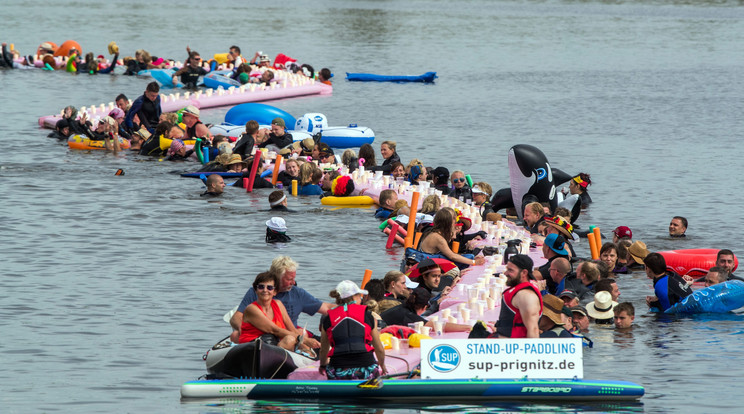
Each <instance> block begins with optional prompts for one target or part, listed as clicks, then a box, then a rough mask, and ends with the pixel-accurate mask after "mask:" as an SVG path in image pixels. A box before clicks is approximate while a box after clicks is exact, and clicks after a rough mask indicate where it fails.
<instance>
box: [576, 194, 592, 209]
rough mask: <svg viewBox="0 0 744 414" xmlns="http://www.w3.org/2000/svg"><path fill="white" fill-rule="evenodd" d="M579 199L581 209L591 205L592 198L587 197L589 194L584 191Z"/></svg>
mask: <svg viewBox="0 0 744 414" xmlns="http://www.w3.org/2000/svg"><path fill="white" fill-rule="evenodd" d="M579 198H580V199H581V205H582V206H583V207H587V206H589V204H591V203H592V198H591V197H590V196H589V193H588V192H586V191H584V192H583V193H581V194H579Z"/></svg>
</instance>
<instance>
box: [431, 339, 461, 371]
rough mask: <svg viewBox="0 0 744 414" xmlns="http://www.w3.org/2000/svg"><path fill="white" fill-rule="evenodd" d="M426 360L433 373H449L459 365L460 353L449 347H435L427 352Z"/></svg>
mask: <svg viewBox="0 0 744 414" xmlns="http://www.w3.org/2000/svg"><path fill="white" fill-rule="evenodd" d="M427 359H428V361H429V366H430V367H431V368H432V369H433V370H434V371H437V372H450V371H454V370H455V368H457V366H458V365H460V352H458V351H457V349H456V348H455V347H453V346H450V345H437V346H435V347H434V348H432V349H431V351H429V356H428V358H427Z"/></svg>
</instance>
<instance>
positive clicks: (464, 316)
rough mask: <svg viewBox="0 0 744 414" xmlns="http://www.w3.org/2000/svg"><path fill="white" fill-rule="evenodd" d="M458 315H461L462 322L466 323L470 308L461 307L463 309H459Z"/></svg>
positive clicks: (468, 318)
mask: <svg viewBox="0 0 744 414" xmlns="http://www.w3.org/2000/svg"><path fill="white" fill-rule="evenodd" d="M460 316H461V317H462V321H463V323H467V321H469V320H470V309H468V308H463V310H461V311H460Z"/></svg>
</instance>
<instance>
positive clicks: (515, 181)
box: [491, 144, 581, 222]
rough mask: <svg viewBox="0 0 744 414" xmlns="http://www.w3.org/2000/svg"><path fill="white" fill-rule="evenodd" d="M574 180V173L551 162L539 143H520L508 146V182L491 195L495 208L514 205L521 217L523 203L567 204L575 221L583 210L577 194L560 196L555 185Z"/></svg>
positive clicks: (496, 209)
mask: <svg viewBox="0 0 744 414" xmlns="http://www.w3.org/2000/svg"><path fill="white" fill-rule="evenodd" d="M569 180H571V175H569V174H567V173H565V172H563V171H561V170H560V169H558V168H554V167H551V166H550V163H549V162H548V159H547V157H546V156H545V154H543V152H542V151H540V150H539V149H538V148H537V147H534V146H532V145H527V144H519V145H515V146H513V147H511V148H510V149H509V184H510V186H511V187H510V188H502V189H500V190H498V191H496V193H495V194H494V195H493V197H492V198H491V205H492V206H493V211H499V210H501V209H504V208H512V207H513V208H515V209H516V210H517V215H518V216H519V218H520V219H521V218H522V215H523V214H524V206H525V205H527V204H529V203H531V202H533V201H537V202H547V203H550V208H551V209H555V207H556V206H560V207H566V208H568V209H569V210H570V211H571V221H572V222H573V221H575V220H576V218H577V217H578V216H579V213H580V210H581V201H580V200H579V198H578V197H573V196H570V197H568V198H566V200H559V197H558V195H557V194H556V187H557V186H559V185H561V184H563V183H566V182H568V181H569Z"/></svg>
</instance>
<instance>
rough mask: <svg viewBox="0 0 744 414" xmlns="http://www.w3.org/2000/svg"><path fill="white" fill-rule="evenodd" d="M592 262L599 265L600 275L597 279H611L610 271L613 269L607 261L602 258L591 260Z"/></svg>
mask: <svg viewBox="0 0 744 414" xmlns="http://www.w3.org/2000/svg"><path fill="white" fill-rule="evenodd" d="M591 262H592V263H594V264H595V265H597V271H598V272H599V277H598V278H597V280H602V279H609V277H610V272H611V271H612V270H613V269H610V267H609V266H607V263H605V262H604V261H602V260H600V259H597V260H591Z"/></svg>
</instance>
